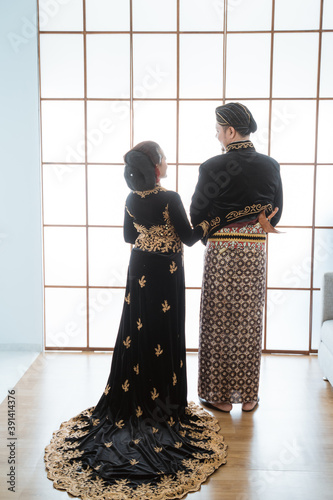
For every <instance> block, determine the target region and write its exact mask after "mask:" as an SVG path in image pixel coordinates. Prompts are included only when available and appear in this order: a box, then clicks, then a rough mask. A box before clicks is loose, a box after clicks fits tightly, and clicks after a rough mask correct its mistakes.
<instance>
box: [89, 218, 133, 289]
mask: <svg viewBox="0 0 333 500" xmlns="http://www.w3.org/2000/svg"><path fill="white" fill-rule="evenodd" d="M129 257H130V245H129V244H128V243H125V241H124V237H123V230H122V229H116V228H104V227H103V228H97V227H91V228H90V229H89V284H90V285H91V286H125V284H126V274H127V267H128V262H129Z"/></svg>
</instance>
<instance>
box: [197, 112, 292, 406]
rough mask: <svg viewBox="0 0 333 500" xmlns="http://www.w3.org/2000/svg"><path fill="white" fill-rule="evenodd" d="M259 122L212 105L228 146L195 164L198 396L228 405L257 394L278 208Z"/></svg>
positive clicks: (278, 187) (274, 170)
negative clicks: (201, 240)
mask: <svg viewBox="0 0 333 500" xmlns="http://www.w3.org/2000/svg"><path fill="white" fill-rule="evenodd" d="M256 129H257V125H256V122H255V120H254V118H253V116H252V114H251V113H250V111H249V110H248V109H247V108H246V107H245V106H243V105H242V104H240V103H229V104H225V105H224V106H219V107H218V108H216V131H217V138H218V140H219V142H220V143H221V145H222V150H224V151H225V154H223V155H218V156H215V157H213V158H211V159H209V160H208V161H206V162H205V163H203V164H202V165H201V166H200V169H199V179H198V183H197V186H196V189H195V193H194V195H193V198H192V203H191V207H190V214H191V221H192V224H197V223H198V221H201V220H203V219H211V222H210V229H209V234H208V236H207V237H206V238H205V242H206V245H207V246H206V251H205V264H204V275H203V286H202V295H201V311H200V342H199V384H198V386H199V397H200V398H201V399H202V400H203V401H205V402H207V403H209V404H211V405H213V406H214V407H215V408H217V409H219V410H222V411H226V412H229V411H230V410H231V409H232V405H233V403H242V409H243V410H244V411H252V410H253V409H254V408H255V407H256V405H257V404H258V401H259V398H258V390H259V373H260V359H261V345H262V340H261V339H262V318H263V305H264V297H265V273H266V252H265V240H266V232H269V231H274V229H273V226H275V225H276V224H277V223H278V222H279V219H280V217H281V212H282V184H281V178H280V167H279V164H278V163H277V162H276V161H275V160H273V158H270V157H269V156H266V155H263V154H259V153H257V152H256V150H255V148H254V146H253V144H252V142H251V141H250V134H251V133H252V132H255V131H256ZM267 215H268V218H267ZM268 219H271V223H272V225H273V226H272V225H271V224H270V223H269V222H268Z"/></svg>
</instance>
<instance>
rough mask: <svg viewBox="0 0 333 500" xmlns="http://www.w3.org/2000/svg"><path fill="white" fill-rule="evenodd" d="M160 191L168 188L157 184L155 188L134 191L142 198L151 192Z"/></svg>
mask: <svg viewBox="0 0 333 500" xmlns="http://www.w3.org/2000/svg"><path fill="white" fill-rule="evenodd" d="M160 191H167V189H165V188H163V187H162V186H155V187H154V189H149V190H148V191H133V193H134V194H137V195H139V196H141V198H145V197H146V196H149V195H150V194H157V193H159V192H160Z"/></svg>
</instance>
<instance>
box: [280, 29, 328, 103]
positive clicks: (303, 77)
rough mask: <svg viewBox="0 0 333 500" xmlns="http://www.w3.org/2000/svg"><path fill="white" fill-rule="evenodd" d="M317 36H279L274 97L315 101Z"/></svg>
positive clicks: (306, 34)
mask: <svg viewBox="0 0 333 500" xmlns="http://www.w3.org/2000/svg"><path fill="white" fill-rule="evenodd" d="M318 41H319V35H318V34H317V33H276V34H275V38H274V55H273V97H315V96H316V93H317V70H316V69H317V66H318Z"/></svg>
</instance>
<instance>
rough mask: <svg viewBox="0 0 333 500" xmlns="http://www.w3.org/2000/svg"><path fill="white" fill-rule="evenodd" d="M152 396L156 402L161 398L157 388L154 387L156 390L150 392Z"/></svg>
mask: <svg viewBox="0 0 333 500" xmlns="http://www.w3.org/2000/svg"><path fill="white" fill-rule="evenodd" d="M150 394H151V399H152V400H153V401H154V400H155V399H157V398H158V396H159V393H158V392H157V390H156V388H155V387H154V389H153V390H152V391H150Z"/></svg>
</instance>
